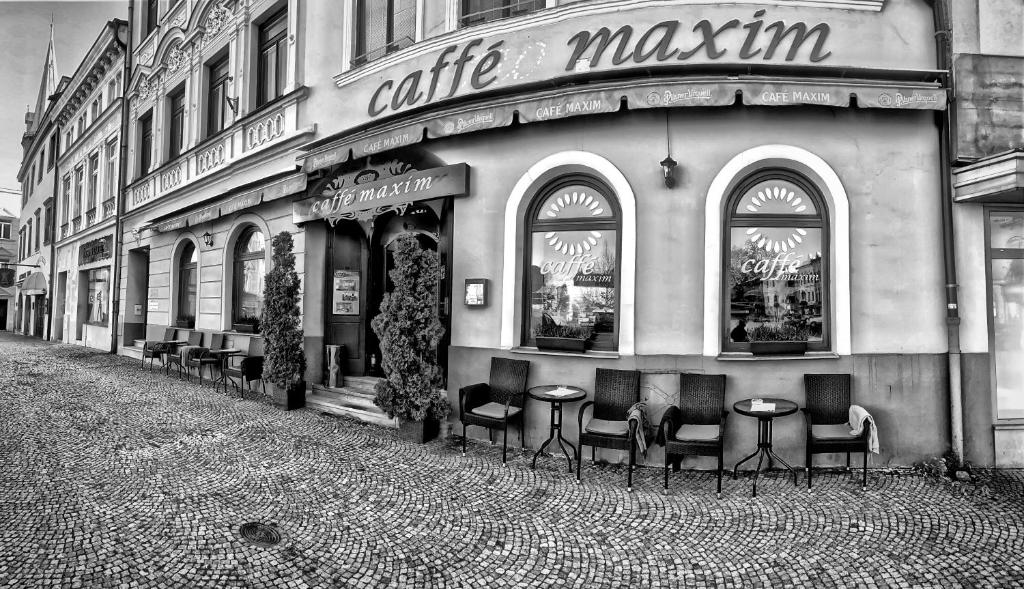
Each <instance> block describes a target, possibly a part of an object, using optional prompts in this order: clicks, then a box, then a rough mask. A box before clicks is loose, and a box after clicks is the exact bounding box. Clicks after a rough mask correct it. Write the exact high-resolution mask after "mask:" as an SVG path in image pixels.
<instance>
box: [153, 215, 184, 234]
mask: <svg viewBox="0 0 1024 589" xmlns="http://www.w3.org/2000/svg"><path fill="white" fill-rule="evenodd" d="M184 228H185V217H178V218H177V219H170V220H167V221H162V222H160V223H157V225H156V230H157V231H159V232H160V233H166V232H168V231H175V230H178V229H184Z"/></svg>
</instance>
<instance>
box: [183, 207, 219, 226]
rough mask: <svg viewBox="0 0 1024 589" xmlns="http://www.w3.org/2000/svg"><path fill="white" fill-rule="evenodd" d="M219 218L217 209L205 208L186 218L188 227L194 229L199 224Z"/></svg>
mask: <svg viewBox="0 0 1024 589" xmlns="http://www.w3.org/2000/svg"><path fill="white" fill-rule="evenodd" d="M219 216H220V208H219V207H206V208H205V209H202V210H199V211H196V212H194V213H192V214H190V215H189V216H188V217H187V218H188V226H189V227H195V226H196V225H199V224H201V223H206V222H208V221H212V220H214V219H216V218H217V217H219Z"/></svg>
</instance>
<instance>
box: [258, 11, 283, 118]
mask: <svg viewBox="0 0 1024 589" xmlns="http://www.w3.org/2000/svg"><path fill="white" fill-rule="evenodd" d="M287 34H288V13H286V12H284V11H281V12H279V13H278V14H276V15H274V16H272V17H271V18H270V19H269V20H268V21H267V22H266V23H264V24H263V25H261V26H260V33H259V81H258V84H259V89H258V90H259V91H258V95H257V104H258V105H263V104H266V103H267V102H270V101H271V100H274V99H275V98H277V97H278V96H281V95H282V94H284V85H285V73H286V71H287V67H288V43H287V39H286V37H287Z"/></svg>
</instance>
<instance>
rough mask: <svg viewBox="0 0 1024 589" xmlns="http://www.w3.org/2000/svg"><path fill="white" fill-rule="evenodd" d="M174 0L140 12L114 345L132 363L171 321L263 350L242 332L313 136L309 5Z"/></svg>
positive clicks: (257, 306) (293, 0) (259, 297)
mask: <svg viewBox="0 0 1024 589" xmlns="http://www.w3.org/2000/svg"><path fill="white" fill-rule="evenodd" d="M170 4H172V6H171V7H170V8H169V9H168V11H167V12H165V11H164V9H165V8H166V7H167V3H162V2H145V3H142V6H141V10H139V11H137V12H136V21H135V27H134V30H135V44H134V47H135V49H134V58H135V64H136V67H135V70H134V73H133V75H132V78H131V82H130V84H129V87H128V92H127V100H128V104H129V108H130V123H129V130H128V133H129V146H130V147H129V152H128V161H127V162H126V165H127V170H128V178H129V184H128V186H127V188H126V200H125V207H124V210H125V216H124V228H125V231H124V234H123V236H122V239H123V240H124V252H123V256H122V260H121V263H122V264H123V268H124V273H123V280H122V282H121V289H122V295H121V301H122V307H121V317H122V318H123V322H122V323H123V326H122V337H121V345H122V348H123V351H124V353H128V354H135V355H138V354H140V353H141V348H140V347H138V346H135V345H133V344H134V343H135V342H136V340H142V339H143V338H145V337H146V334H147V331H148V333H149V334H150V336H151V337H157V336H160V335H162V334H163V327H165V326H168V325H171V326H178V327H181V328H182V329H183V330H192V329H200V330H204V331H207V332H212V331H218V332H220V331H226V332H229V337H228V343H229V345H233V346H234V347H237V348H241V349H250V345H251V346H253V349H257V350H261V349H262V347H261V345H262V344H261V341H260V338H259V335H258V333H257V334H256V335H252V332H253V328H254V323H255V322H256V321H257V318H258V317H259V315H260V312H261V310H262V305H263V276H264V274H265V272H266V270H267V268H268V265H269V261H270V254H271V250H270V248H269V237H270V235H271V234H273V233H278V232H280V231H289V230H290V231H295V226H294V225H293V224H292V221H291V199H288V198H285V197H288V196H290V195H293V194H295V193H298V192H300V191H302V190H304V189H305V186H306V175H305V174H304V173H301V172H298V171H297V169H296V166H295V155H296V148H297V147H298V146H299V145H300V144H301V143H302V142H304V141H308V140H309V139H310V138H311V137H312V133H313V130H314V129H315V125H314V124H313V123H311V122H304V121H301V120H300V113H301V112H303V111H304V112H305V116H306V117H307V118H308V117H309V116H310V111H309V110H308V109H305V108H304V106H303V105H304V102H305V100H306V97H307V95H308V93H309V88H308V87H307V86H306V85H305V81H304V75H305V74H304V72H307V71H309V70H310V69H311V68H309V67H307V66H306V65H305V64H304V63H303V59H304V58H303V55H304V53H305V52H304V51H303V47H304V43H303V41H302V37H303V29H304V27H305V25H304V24H303V23H307V22H308V19H309V18H312V16H313V13H312V12H310V11H311V10H312V11H315V10H318V9H319V8H314V7H313V6H311V4H313V3H304V2H299V1H298V0H289V1H287V2H284V1H272V0H248V1H240V2H227V3H223V2H209V1H199V2H178V3H170ZM324 8H326V5H325V6H324ZM297 237H298V239H297V240H296V245H297V247H298V250H299V252H300V254H301V251H302V248H303V242H302V239H301V234H300V235H298V236H297ZM147 326H148V330H147ZM204 341H206V340H204Z"/></svg>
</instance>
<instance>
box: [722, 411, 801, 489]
mask: <svg viewBox="0 0 1024 589" xmlns="http://www.w3.org/2000/svg"><path fill="white" fill-rule="evenodd" d="M755 456H759V458H758V459H757V468H756V469H754V495H753V496H754V497H757V476H758V475H759V474H760V473H761V464H762V462H763V461H764V459H765V457H766V456H767V457H768V470H771V468H772V461H773V460H778V461H779V462H781V463H782V465H783V466H785V467H786V468H787V469H789V472H791V473H793V484H794V485H797V486H799V485H800V483H799V482H798V481H797V473H796V470H795V469H794V468H793V467H792V466H790V465H789V463H788V462H786V461H785V460H783V459H782V458H779V456H778V455H777V454H776V453H775V452H774V451H773V450H772V417H771V416H767V417H758V418H757V450H756V451H755V452H754V453H753V454H751V455H750V456H747V457H746V458H744V459H743V460H740V461H739V462H737V463H736V466H735V467H733V469H732V478H733V480H736V475H737V473H738V472H739V469H740V465H741V464H743V463H744V462H746V461H748V460H750V459H752V458H754V457H755Z"/></svg>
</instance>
